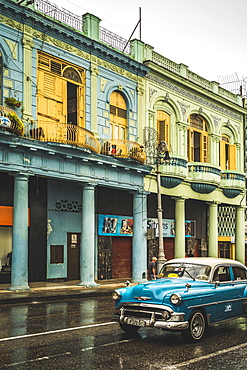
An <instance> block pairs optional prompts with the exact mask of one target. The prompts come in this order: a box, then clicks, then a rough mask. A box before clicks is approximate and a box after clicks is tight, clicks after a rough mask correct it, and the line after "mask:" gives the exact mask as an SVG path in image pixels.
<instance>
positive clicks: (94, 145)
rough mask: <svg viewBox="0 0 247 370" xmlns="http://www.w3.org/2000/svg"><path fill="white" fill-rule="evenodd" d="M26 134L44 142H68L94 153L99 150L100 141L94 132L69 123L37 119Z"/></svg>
mask: <svg viewBox="0 0 247 370" xmlns="http://www.w3.org/2000/svg"><path fill="white" fill-rule="evenodd" d="M26 136H27V137H29V138H32V139H36V140H41V141H46V142H52V143H61V144H70V145H74V146H78V147H82V148H86V149H90V150H92V151H93V152H95V153H99V152H100V143H99V141H98V140H97V139H96V137H95V136H94V134H93V133H92V132H90V131H88V130H86V129H85V128H83V127H79V126H76V125H73V124H71V123H60V122H54V123H53V122H51V121H49V122H46V121H39V122H38V123H37V124H36V125H35V127H33V126H31V127H29V130H27V132H26Z"/></svg>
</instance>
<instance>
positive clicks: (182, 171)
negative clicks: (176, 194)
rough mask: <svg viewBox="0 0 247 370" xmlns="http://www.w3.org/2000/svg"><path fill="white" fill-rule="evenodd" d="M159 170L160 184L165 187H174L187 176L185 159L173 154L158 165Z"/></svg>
mask: <svg viewBox="0 0 247 370" xmlns="http://www.w3.org/2000/svg"><path fill="white" fill-rule="evenodd" d="M160 171H161V180H160V182H161V185H162V186H164V187H166V188H174V187H175V186H177V185H179V184H181V182H182V181H183V179H185V178H186V177H187V173H188V169H187V160H185V159H183V158H179V157H174V156H173V157H172V158H171V159H170V160H169V161H167V163H163V164H161V165H160Z"/></svg>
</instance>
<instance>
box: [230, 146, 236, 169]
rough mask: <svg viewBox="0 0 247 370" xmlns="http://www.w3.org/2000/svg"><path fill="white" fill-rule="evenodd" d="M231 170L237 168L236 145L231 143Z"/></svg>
mask: <svg viewBox="0 0 247 370" xmlns="http://www.w3.org/2000/svg"><path fill="white" fill-rule="evenodd" d="M229 157H230V158H229V170H236V146H235V145H230V156H229Z"/></svg>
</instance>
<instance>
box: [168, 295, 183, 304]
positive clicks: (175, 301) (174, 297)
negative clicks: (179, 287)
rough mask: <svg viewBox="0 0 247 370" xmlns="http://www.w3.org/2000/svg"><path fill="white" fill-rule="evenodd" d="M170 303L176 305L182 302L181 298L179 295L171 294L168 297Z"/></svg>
mask: <svg viewBox="0 0 247 370" xmlns="http://www.w3.org/2000/svg"><path fill="white" fill-rule="evenodd" d="M170 301H171V303H172V304H176V305H178V304H179V303H180V302H181V301H182V298H181V297H180V295H179V294H177V293H173V294H172V295H171V297H170Z"/></svg>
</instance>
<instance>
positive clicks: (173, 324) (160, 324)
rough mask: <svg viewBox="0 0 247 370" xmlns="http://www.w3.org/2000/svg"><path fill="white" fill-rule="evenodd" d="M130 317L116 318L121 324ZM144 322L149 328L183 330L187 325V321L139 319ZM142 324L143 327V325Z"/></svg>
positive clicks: (125, 322)
mask: <svg viewBox="0 0 247 370" xmlns="http://www.w3.org/2000/svg"><path fill="white" fill-rule="evenodd" d="M128 318H129V319H131V317H125V318H124V319H123V320H122V321H120V319H119V320H118V321H119V322H121V324H127V320H128ZM140 320H142V321H144V322H145V326H146V327H151V328H160V329H164V330H184V329H187V328H188V327H189V323H188V321H181V322H179V321H153V320H152V319H151V320H146V319H140ZM145 326H143V327H145Z"/></svg>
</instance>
